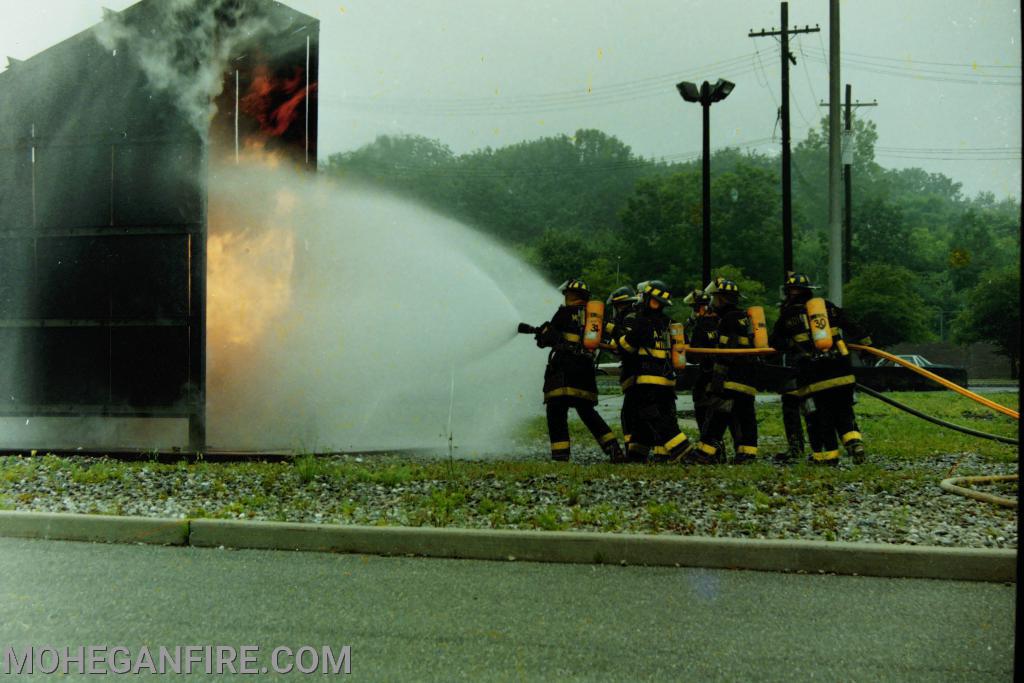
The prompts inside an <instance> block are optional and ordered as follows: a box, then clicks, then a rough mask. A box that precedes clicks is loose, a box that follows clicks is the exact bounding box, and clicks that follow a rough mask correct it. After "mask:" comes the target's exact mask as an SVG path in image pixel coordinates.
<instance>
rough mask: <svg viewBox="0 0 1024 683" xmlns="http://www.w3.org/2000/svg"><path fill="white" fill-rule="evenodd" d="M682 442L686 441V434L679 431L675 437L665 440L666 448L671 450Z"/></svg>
mask: <svg viewBox="0 0 1024 683" xmlns="http://www.w3.org/2000/svg"><path fill="white" fill-rule="evenodd" d="M681 443H686V434H683V433H682V432H679V433H678V434H676V435H675V436H674V437H672V438H671V439H669V440H668V441H666V442H665V448H666V449H668V450H670V451H671V450H672V449H673V448H675V447H676V446H678V445H679V444H681Z"/></svg>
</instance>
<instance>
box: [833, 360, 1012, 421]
mask: <svg viewBox="0 0 1024 683" xmlns="http://www.w3.org/2000/svg"><path fill="white" fill-rule="evenodd" d="M847 346H848V347H850V348H851V349H856V350H857V351H867V352H868V353H873V354H875V355H876V356H878V357H879V358H885V359H886V360H891V361H892V362H894V363H899V364H900V365H902V366H903V367H905V368H907V369H908V370H913V371H914V372H916V373H917V374H919V375H921V376H923V377H927V378H928V379H930V380H932V381H933V382H938V383H939V384H941V385H942V386H944V387H946V388H947V389H950V390H951V391H955V392H956V393H958V394H960V395H961V396H966V397H967V398H969V399H971V400H972V401H977V402H978V403H980V404H981V405H983V406H987V407H989V408H991V409H992V410H995V411H998V412H1000V413H1002V414H1003V415H1008V416H1009V417H1012V418H1013V419H1014V420H1019V419H1020V413H1018V412H1017V411H1016V410H1012V409H1010V408H1007V407H1006V406H1002V405H999V404H998V403H996V402H995V401H990V400H988V399H987V398H985V397H984V396H979V395H978V394H976V393H974V392H973V391H968V390H967V389H964V388H963V387H962V386H960V385H959V384H954V383H953V382H950V381H949V380H948V379H946V378H945V377H939V376H938V375H936V374H935V373H934V372H928V371H927V370H925V369H924V368H921V367H918V366H916V365H914V364H913V363H908V362H907V361H905V360H903V359H902V358H899V357H897V356H894V355H892V354H891V353H886V352H885V351H880V350H878V349H875V348H872V347H870V346H863V345H861V344H847Z"/></svg>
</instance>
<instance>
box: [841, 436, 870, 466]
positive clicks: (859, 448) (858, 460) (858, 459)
mask: <svg viewBox="0 0 1024 683" xmlns="http://www.w3.org/2000/svg"><path fill="white" fill-rule="evenodd" d="M846 452H847V453H849V454H850V458H851V459H852V460H853V464H854V465H863V464H864V463H865V462H866V461H867V459H868V453H867V450H866V449H865V448H864V442H863V441H861V440H860V439H851V440H850V441H847V442H846Z"/></svg>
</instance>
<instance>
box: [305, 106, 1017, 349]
mask: <svg viewBox="0 0 1024 683" xmlns="http://www.w3.org/2000/svg"><path fill="white" fill-rule="evenodd" d="M854 131H855V138H854V139H855V143H854V144H855V154H854V164H853V176H852V178H853V237H852V240H853V248H852V253H851V254H850V271H851V272H850V275H851V279H850V281H849V282H848V283H847V285H846V287H845V289H844V305H845V307H846V308H847V309H849V311H850V313H851V314H852V315H854V316H855V317H857V318H858V319H860V320H861V321H863V323H864V324H865V325H866V326H867V327H868V328H869V329H871V330H872V331H873V332H874V338H875V339H876V341H877V343H879V344H880V345H884V346H888V345H892V344H895V343H898V342H901V341H909V342H921V341H931V340H936V339H940V338H941V339H944V340H945V339H952V340H954V341H957V342H960V343H968V342H972V341H991V342H994V343H996V344H997V345H998V346H999V347H1000V349H1001V350H1002V351H1003V352H1004V353H1005V354H1006V355H1007V356H1008V357H1009V358H1010V359H1011V362H1012V364H1013V367H1014V368H1016V367H1017V365H1018V364H1019V350H1018V349H1019V345H1020V337H1019V327H1020V325H1019V318H1020V313H1019V311H1020V305H1019V281H1020V272H1019V265H1018V264H1019V260H1020V221H1021V214H1020V204H1019V203H1018V202H1017V201H1016V200H1014V199H1012V198H1008V199H1002V200H998V199H996V197H995V196H994V195H992V194H991V193H980V194H978V195H977V196H975V197H967V196H965V195H964V193H963V192H962V189H961V184H960V183H958V182H955V181H954V180H952V179H951V178H949V177H947V176H945V175H943V174H939V173H928V172H927V171H924V170H923V169H920V168H906V169H888V168H884V167H883V166H881V165H880V164H879V163H877V162H876V161H875V156H874V147H875V142H876V141H877V138H878V133H877V128H876V125H875V123H874V122H871V121H865V120H858V121H856V122H855V126H854ZM322 170H323V172H324V173H326V174H327V175H329V176H332V177H336V178H339V179H343V180H358V181H360V182H371V183H374V184H375V185H379V186H381V187H384V188H386V189H388V190H390V191H392V192H395V193H397V194H400V195H403V196H406V197H409V198H412V199H415V200H417V201H419V202H422V203H423V204H426V205H427V206H429V207H431V208H433V209H434V210H436V211H438V212H440V213H443V214H445V215H448V216H451V217H453V218H455V219H458V220H460V221H463V222H465V223H468V224H470V225H473V226H475V227H477V228H478V229H480V230H482V231H484V232H486V233H488V234H490V235H493V236H494V237H496V238H497V239H499V240H501V241H502V242H503V243H505V244H506V245H507V246H509V247H510V248H512V249H513V250H515V251H516V252H518V253H519V254H520V255H521V256H522V257H523V258H524V259H526V260H527V261H529V262H530V263H532V264H533V265H534V266H535V267H536V268H537V269H538V270H539V271H541V272H542V273H543V274H544V275H546V276H547V277H549V278H550V279H551V280H552V281H561V280H565V279H568V278H570V277H575V276H582V277H583V278H584V279H586V280H587V281H588V282H589V283H590V284H591V286H592V288H593V289H594V290H595V291H597V292H598V293H606V292H609V291H611V290H612V289H614V288H615V287H616V286H618V285H620V284H625V283H635V282H637V281H638V280H643V279H649V278H653V277H657V278H660V279H662V280H665V281H666V282H667V283H668V284H669V285H670V286H671V287H672V288H673V291H676V292H684V291H686V290H687V289H692V288H694V287H698V286H700V285H701V284H702V283H700V282H698V279H699V274H700V271H701V249H700V239H701V225H702V223H701V221H702V218H701V216H702V214H701V182H702V180H701V168H700V159H699V158H697V159H693V160H687V161H666V160H663V159H655V158H645V157H643V156H640V155H637V154H635V153H634V152H633V151H632V149H631V148H630V147H629V146H628V145H627V144H625V143H624V142H622V141H621V140H619V139H617V138H616V137H614V136H611V135H608V134H606V133H603V132H601V131H598V130H579V131H577V132H576V133H575V135H557V136H552V137H543V138H539V139H537V140H531V141H527V142H521V143H517V144H513V145H508V146H505V147H500V148H496V149H495V148H490V147H488V148H485V149H480V150H476V151H473V152H470V153H467V154H461V155H456V154H454V153H453V152H452V151H451V149H450V148H449V147H447V146H446V145H444V144H442V143H441V142H439V141H437V140H430V139H427V138H424V137H420V136H415V135H400V136H388V135H382V136H380V137H378V138H377V139H376V140H375V141H374V142H373V143H370V144H368V145H366V146H364V147H362V148H360V149H357V150H354V151H351V152H345V153H341V154H334V155H332V156H331V157H329V158H328V160H327V161H326V163H325V165H324V167H323V168H322ZM792 171H793V234H794V261H795V264H796V268H797V269H798V270H799V271H801V272H804V273H806V274H808V275H809V276H811V277H812V278H813V279H814V280H816V281H818V282H820V283H823V284H824V283H825V282H826V281H827V274H828V244H829V240H828V234H827V228H828V135H827V122H826V121H825V120H823V121H822V124H821V128H820V129H819V130H813V129H812V130H811V131H809V133H808V135H807V137H806V138H805V139H803V140H802V141H800V142H799V143H798V144H797V145H796V146H795V147H794V149H793V152H792ZM711 177H712V185H711V206H712V209H711V224H712V235H713V237H712V262H713V264H715V266H716V267H715V269H714V270H715V272H716V274H723V275H726V276H728V277H730V278H732V279H735V280H738V281H739V284H740V286H741V288H742V289H743V290H744V291H745V293H746V295H747V296H748V301H749V302H750V303H752V304H761V305H765V306H766V311H767V312H768V314H769V318H773V317H774V315H773V313H774V311H775V307H774V305H773V304H774V303H775V302H776V300H777V295H776V292H777V291H778V288H779V286H780V285H781V283H782V277H783V273H782V244H781V233H782V229H781V225H782V216H781V182H780V168H779V157H778V155H769V154H764V153H759V152H751V151H747V152H744V151H741V150H739V149H735V148H726V149H722V150H719V151H717V152H714V153H713V154H712V158H711Z"/></svg>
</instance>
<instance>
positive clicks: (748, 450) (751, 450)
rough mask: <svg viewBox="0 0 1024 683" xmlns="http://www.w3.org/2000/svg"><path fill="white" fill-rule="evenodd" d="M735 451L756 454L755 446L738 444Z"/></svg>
mask: <svg viewBox="0 0 1024 683" xmlns="http://www.w3.org/2000/svg"><path fill="white" fill-rule="evenodd" d="M736 452H737V453H743V454H744V455H757V446H740V447H738V448H737V449H736Z"/></svg>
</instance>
